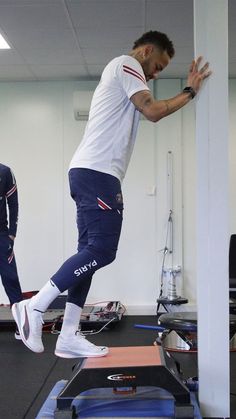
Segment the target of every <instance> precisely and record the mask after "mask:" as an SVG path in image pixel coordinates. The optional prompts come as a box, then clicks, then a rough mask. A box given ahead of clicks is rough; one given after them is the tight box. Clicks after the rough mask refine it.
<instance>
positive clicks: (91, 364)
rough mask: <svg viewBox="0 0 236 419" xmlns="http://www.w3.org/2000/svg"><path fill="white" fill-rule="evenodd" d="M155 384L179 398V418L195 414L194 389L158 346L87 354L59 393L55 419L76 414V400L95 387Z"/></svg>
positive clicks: (132, 390) (134, 388)
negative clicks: (98, 354) (74, 405)
mask: <svg viewBox="0 0 236 419" xmlns="http://www.w3.org/2000/svg"><path fill="white" fill-rule="evenodd" d="M140 386H153V387H159V388H162V389H164V390H166V391H168V392H169V393H170V394H171V395H172V396H173V397H174V399H175V416H174V417H175V418H182V419H184V418H189V419H190V418H194V407H193V405H192V403H191V397H190V392H189V390H188V388H187V387H186V386H185V385H184V384H183V383H182V381H181V380H180V378H179V375H178V371H177V368H176V365H175V362H174V361H173V359H172V358H171V357H170V355H169V354H168V353H166V352H165V351H163V349H162V348H161V347H158V346H134V347H115V348H110V350H109V354H108V355H107V356H105V357H102V358H85V359H82V360H81V361H80V362H79V364H78V365H77V366H76V368H75V370H74V372H73V375H72V377H71V379H70V380H69V381H68V383H67V384H66V385H65V387H64V388H63V390H62V391H61V392H60V394H59V395H58V396H57V408H56V410H55V414H54V418H55V419H62V418H63V419H64V418H67V419H68V418H73V417H75V416H74V409H73V407H72V402H73V400H74V399H75V398H76V397H77V396H78V395H79V394H81V393H82V392H84V391H86V390H89V389H93V388H112V389H113V391H114V392H117V393H118V392H119V391H122V389H124V388H125V389H126V390H125V391H127V389H128V391H131V392H135V391H136V388H137V387H140Z"/></svg>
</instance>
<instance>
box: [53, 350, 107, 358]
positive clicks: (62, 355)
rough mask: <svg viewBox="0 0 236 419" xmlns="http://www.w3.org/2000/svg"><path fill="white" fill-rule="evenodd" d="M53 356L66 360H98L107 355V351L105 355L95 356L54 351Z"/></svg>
mask: <svg viewBox="0 0 236 419" xmlns="http://www.w3.org/2000/svg"><path fill="white" fill-rule="evenodd" d="M54 354H55V355H56V356H59V358H67V359H69V358H100V357H102V356H105V355H107V354H108V351H107V352H105V353H102V354H96V355H91V354H89V355H88V354H87V355H85V354H84V355H82V354H80V355H78V354H76V353H74V352H62V351H61V352H60V351H57V350H55V352H54Z"/></svg>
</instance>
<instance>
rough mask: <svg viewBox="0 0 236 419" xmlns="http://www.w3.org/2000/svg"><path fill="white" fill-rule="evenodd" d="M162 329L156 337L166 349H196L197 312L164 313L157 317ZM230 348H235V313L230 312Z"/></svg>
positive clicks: (179, 350)
mask: <svg viewBox="0 0 236 419" xmlns="http://www.w3.org/2000/svg"><path fill="white" fill-rule="evenodd" d="M158 324H159V326H160V327H162V328H163V331H162V332H161V334H160V335H159V336H158V338H157V343H158V344H159V343H160V341H161V344H162V346H163V348H164V349H166V350H168V351H178V352H182V351H183V352H184V351H193V352H196V351H197V313H195V312H178V313H164V314H162V315H161V316H160V317H159V319H158ZM229 327H230V350H231V351H235V350H236V315H234V314H230V325H229Z"/></svg>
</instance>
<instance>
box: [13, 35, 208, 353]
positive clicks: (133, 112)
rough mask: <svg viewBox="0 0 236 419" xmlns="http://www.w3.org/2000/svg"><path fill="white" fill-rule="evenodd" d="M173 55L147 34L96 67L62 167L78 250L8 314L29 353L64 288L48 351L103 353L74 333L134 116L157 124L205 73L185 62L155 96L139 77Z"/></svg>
mask: <svg viewBox="0 0 236 419" xmlns="http://www.w3.org/2000/svg"><path fill="white" fill-rule="evenodd" d="M173 56H174V47H173V44H172V42H171V41H170V40H169V39H168V37H167V36H166V35H165V34H163V33H160V32H157V31H149V32H147V33H145V34H144V35H142V36H141V38H139V39H138V40H137V41H136V42H135V43H134V46H133V49H132V51H131V52H130V54H129V55H122V56H120V57H117V58H114V59H113V60H112V61H111V62H110V63H109V64H108V65H107V66H106V67H105V69H104V71H103V73H102V76H101V80H100V83H99V85H98V86H97V88H96V90H95V93H94V96H93V99H92V103H91V108H90V113H89V120H88V123H87V126H86V129H85V133H84V136H83V139H82V142H81V144H80V146H79V147H78V149H77V151H76V152H75V154H74V156H73V159H72V161H71V164H70V170H69V181H70V190H71V196H72V198H73V199H74V201H75V203H76V207H77V226H78V231H79V244H78V252H77V253H76V254H75V255H73V256H72V257H70V258H69V259H68V260H67V261H66V262H65V263H64V264H63V265H62V266H61V268H60V269H59V270H58V271H57V272H56V273H55V275H53V277H52V278H51V280H50V281H48V282H47V283H46V285H45V286H44V287H43V288H42V289H41V290H40V291H39V293H38V294H37V295H36V296H34V297H33V298H32V299H30V300H25V301H22V302H21V303H18V304H14V305H13V308H12V313H13V316H14V318H15V320H16V323H17V325H18V327H19V331H20V334H21V338H22V341H23V342H24V344H25V345H26V346H27V347H28V348H30V349H31V350H32V351H34V352H42V351H43V350H44V347H43V343H42V313H43V312H44V311H45V310H46V309H47V307H48V306H49V304H50V303H51V302H52V301H53V300H54V299H55V298H56V297H57V296H58V295H59V294H60V293H61V292H64V291H65V290H68V299H67V303H66V308H65V314H64V319H63V324H62V330H61V333H60V336H59V338H58V340H57V344H56V349H55V354H56V355H57V356H60V357H64V358H76V357H83V356H84V357H89V356H91V357H95V356H104V355H106V354H107V353H108V348H106V347H104V346H95V345H93V344H92V343H90V342H88V341H87V340H86V339H85V338H84V337H83V336H82V335H81V334H80V333H78V332H77V329H78V325H79V321H80V315H81V312H82V308H83V306H84V303H85V300H86V297H87V294H88V291H89V288H90V284H91V280H92V276H93V274H94V272H95V271H96V270H98V269H100V268H102V267H103V266H106V265H108V264H109V263H111V262H112V261H113V260H114V259H115V257H116V251H117V247H118V242H119V237H120V232H121V225H122V213H123V198H122V192H121V182H122V180H123V178H124V176H125V172H126V169H127V167H128V164H129V160H130V157H131V154H132V151H133V147H134V143H135V139H136V133H137V128H138V123H139V118H140V113H142V114H143V115H144V116H145V117H146V118H147V119H148V120H150V121H152V122H157V121H159V120H160V119H161V118H164V117H166V116H168V115H170V114H171V113H173V112H175V111H177V110H178V109H180V108H182V107H183V106H184V105H186V104H187V103H189V102H190V101H191V100H192V99H193V97H194V96H195V95H196V94H197V93H198V91H199V89H200V87H201V85H202V82H203V80H204V79H205V78H207V77H208V76H209V75H210V71H209V70H208V63H206V64H205V65H204V66H203V67H202V68H200V69H199V65H200V61H201V58H198V59H197V60H196V61H195V60H194V61H193V62H192V65H191V67H190V70H189V74H188V81H187V86H186V88H185V89H184V90H183V91H182V92H180V93H179V94H178V95H177V96H175V97H173V98H170V99H167V100H156V99H155V98H154V97H153V96H152V94H151V92H150V89H149V87H148V86H147V82H148V81H149V80H151V79H155V78H157V76H158V74H159V73H160V72H161V71H162V70H164V69H165V67H166V66H167V65H168V64H169V62H170V60H171V58H172V57H173Z"/></svg>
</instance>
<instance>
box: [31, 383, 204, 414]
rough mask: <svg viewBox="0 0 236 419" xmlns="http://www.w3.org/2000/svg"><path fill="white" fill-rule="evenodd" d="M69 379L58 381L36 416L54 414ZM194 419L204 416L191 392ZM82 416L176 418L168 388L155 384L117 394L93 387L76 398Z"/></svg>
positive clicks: (74, 403) (78, 412) (74, 402)
mask: <svg viewBox="0 0 236 419" xmlns="http://www.w3.org/2000/svg"><path fill="white" fill-rule="evenodd" d="M66 383H67V381H65V380H61V381H58V382H57V383H56V385H55V386H54V387H53V389H52V391H51V392H50V394H49V396H48V398H47V400H46V401H45V403H44V404H43V406H42V408H41V409H40V411H39V413H38V415H37V416H36V419H49V418H53V417H54V411H55V409H56V397H57V395H58V394H59V393H60V391H61V390H62V389H63V388H64V386H65V384H66ZM191 403H192V405H193V406H194V418H195V419H202V417H201V414H200V411H199V407H198V404H197V402H196V399H195V396H194V394H193V393H191ZM72 404H73V406H75V408H76V412H77V414H78V417H79V418H80V419H89V418H90V419H91V418H100V419H101V418H126V419H127V418H136V419H137V418H173V417H174V404H175V403H174V398H173V397H172V396H171V395H170V393H168V392H167V391H165V390H163V389H160V388H156V387H138V388H137V392H136V393H135V394H129V395H117V394H114V393H113V391H112V389H110V388H101V389H91V390H87V391H85V392H83V393H81V394H80V395H79V396H77V397H76V398H75V399H74V401H73V403H72Z"/></svg>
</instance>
